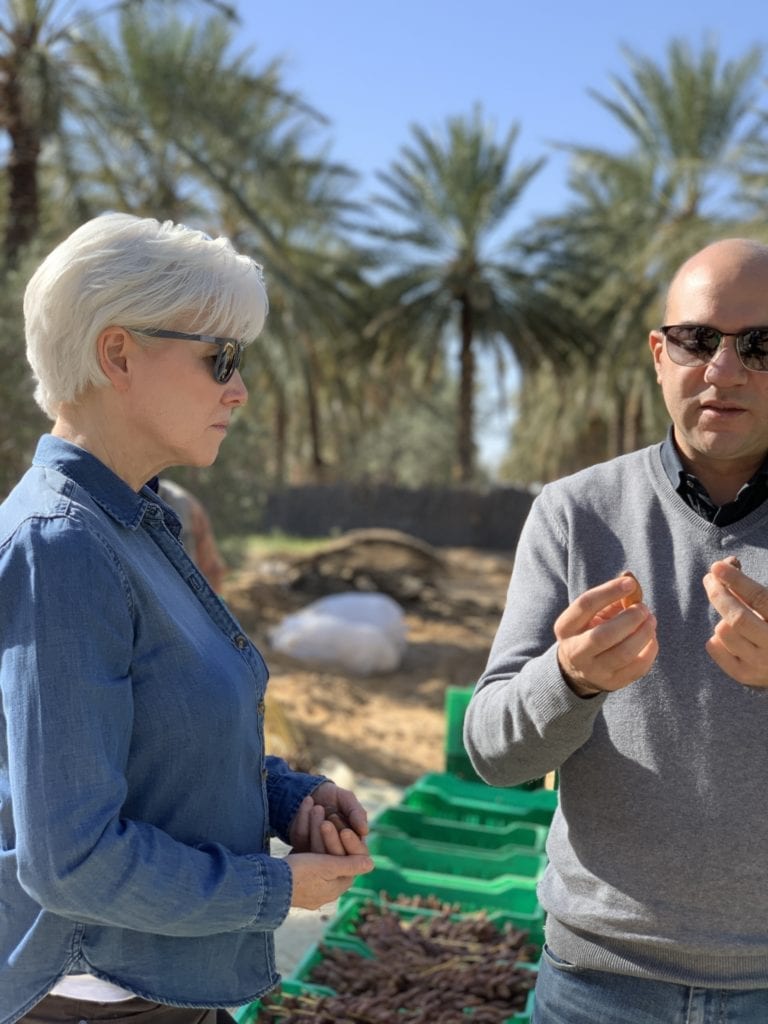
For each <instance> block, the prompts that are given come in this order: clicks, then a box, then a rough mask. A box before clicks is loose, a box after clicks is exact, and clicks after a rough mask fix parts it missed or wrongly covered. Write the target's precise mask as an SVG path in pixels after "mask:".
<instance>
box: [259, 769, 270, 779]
mask: <svg viewBox="0 0 768 1024" xmlns="http://www.w3.org/2000/svg"><path fill="white" fill-rule="evenodd" d="M268 775H269V770H268V769H267V768H262V769H261V777H262V779H263V780H264V782H266V781H267V776H268Z"/></svg>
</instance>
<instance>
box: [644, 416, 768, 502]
mask: <svg viewBox="0 0 768 1024" xmlns="http://www.w3.org/2000/svg"><path fill="white" fill-rule="evenodd" d="M661 464H662V465H663V466H664V471H665V472H666V474H667V476H668V477H669V481H670V483H671V484H672V486H673V487H674V488H675V490H677V489H678V487H679V486H680V484H681V483H682V482H683V480H687V479H688V478H689V477H692V476H693V474H692V473H688V471H687V470H686V469H684V468H683V463H682V461H681V460H680V454H679V452H678V450H677V445H676V443H675V428H674V427H673V426H672V425H670V427H669V430H668V431H667V436H666V437H665V439H664V441H663V442H662V445H661ZM694 479H695V477H694ZM761 479H762V480H763V481H768V455H766V457H765V459H764V460H763V464H762V466H760V468H759V469H758V470H757V472H756V473H755V474H754V476H753V477H751V479H750V480H748V481H747V483H746V484H745V486H746V487H749V486H750V484H754V483H758V482H759V481H760V480H761Z"/></svg>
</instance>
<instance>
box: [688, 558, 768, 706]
mask: <svg viewBox="0 0 768 1024" xmlns="http://www.w3.org/2000/svg"><path fill="white" fill-rule="evenodd" d="M704 589H705V590H706V592H707V597H708V598H709V603H710V604H711V605H712V607H713V608H714V609H715V611H716V612H718V614H719V615H720V616H721V618H720V621H719V622H718V624H717V625H716V626H715V629H714V632H713V634H712V636H711V637H710V639H709V640H708V641H707V644H706V648H707V652H708V653H709V655H710V657H711V658H712V659H713V661H714V662H715V663H716V664H717V665H719V666H720V668H721V669H722V670H723V672H725V673H727V674H728V675H729V676H730V677H731V678H732V679H735V680H736V682H737V683H743V684H744V685H745V686H763V687H768V588H766V587H763V586H761V585H760V584H759V583H757V582H756V581H755V580H753V579H751V578H750V577H749V576H746V575H745V574H744V573H743V572H742V571H741V569H740V568H737V566H736V565H734V560H732V559H723V560H722V561H719V562H714V563H713V564H712V566H711V567H710V570H709V572H708V573H707V575H706V576H705V577H704Z"/></svg>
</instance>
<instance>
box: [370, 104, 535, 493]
mask: <svg viewBox="0 0 768 1024" xmlns="http://www.w3.org/2000/svg"><path fill="white" fill-rule="evenodd" d="M518 131H519V129H518V126H517V125H512V126H511V127H510V128H509V130H508V131H507V133H506V135H505V136H504V137H503V138H502V139H501V141H499V142H497V141H495V140H494V138H493V132H492V126H491V125H490V124H489V123H487V122H486V121H485V119H484V117H483V115H482V112H481V110H480V108H479V107H476V108H475V109H474V111H473V113H472V114H471V116H469V117H452V118H449V119H448V121H447V122H446V125H445V128H444V131H442V132H440V133H435V134H430V133H429V132H428V131H426V130H425V129H424V128H422V127H419V126H414V127H413V128H412V135H413V139H412V142H411V144H410V145H406V146H404V147H403V148H402V149H401V151H400V155H399V158H398V159H397V160H396V161H395V162H394V163H393V164H392V166H391V167H390V169H389V170H388V171H387V172H385V173H381V174H379V175H378V177H379V180H380V182H381V184H382V185H384V186H385V188H386V189H387V192H386V193H384V194H381V195H378V196H376V197H374V199H375V201H376V202H377V204H378V207H379V209H380V210H381V211H382V212H383V213H384V214H386V215H389V216H390V217H391V218H392V221H393V225H392V226H390V224H386V225H383V226H382V225H379V226H374V227H372V228H371V229H370V230H371V233H372V235H373V236H374V237H376V238H378V239H381V240H384V241H386V242H388V243H390V244H391V246H395V247H396V248H390V249H389V250H387V251H386V252H385V253H384V255H383V258H384V259H385V260H386V262H387V264H388V265H389V266H390V267H391V268H392V269H391V272H390V273H389V274H388V275H387V276H386V277H385V278H384V280H383V281H382V282H381V285H380V288H379V296H380V303H381V312H380V313H379V314H378V316H377V317H376V318H375V319H374V320H373V321H372V322H371V324H370V325H369V328H368V334H369V336H371V337H374V338H376V339H378V341H379V344H380V345H382V346H383V347H384V349H385V350H386V348H387V347H389V349H390V351H392V352H396V351H397V350H398V349H401V348H402V347H403V346H408V347H412V346H415V347H416V348H417V349H419V350H420V351H421V352H422V354H423V361H424V364H425V365H426V366H427V367H428V366H429V365H430V364H431V362H432V361H433V360H434V359H435V358H437V356H438V354H439V353H440V352H441V351H442V350H443V348H444V346H445V344H446V342H447V340H448V338H449V335H450V334H451V333H452V332H453V333H454V334H458V339H459V378H460V387H459V410H458V430H457V439H456V443H457V467H458V476H459V479H460V480H461V481H462V482H465V483H466V482H469V481H470V480H471V479H472V478H473V474H474V465H475V445H474V389H475V359H476V348H477V344H478V342H483V343H486V344H490V345H497V346H498V345H500V344H502V338H504V337H506V338H507V339H508V340H509V344H511V345H512V347H513V350H514V351H515V353H516V354H517V356H518V357H519V358H520V359H521V360H525V359H526V358H527V351H528V345H529V343H530V333H531V332H530V321H529V315H528V310H527V308H526V305H525V296H526V295H527V293H528V292H529V282H528V280H527V278H526V277H525V275H523V274H521V273H519V272H517V271H516V269H515V265H514V263H511V262H510V257H511V256H512V254H513V253H514V252H515V240H514V238H513V237H512V236H509V235H507V236H506V237H505V236H504V232H505V230H506V228H507V222H508V218H509V215H510V214H511V212H512V211H513V210H514V208H515V206H516V204H517V203H518V201H519V199H520V197H521V195H522V193H523V192H524V190H525V188H526V186H527V185H528V184H529V182H530V181H531V179H532V178H533V177H534V175H536V174H537V173H538V171H539V170H540V168H541V166H542V164H543V163H544V161H543V159H537V160H529V161H524V162H522V163H520V164H518V165H517V166H513V163H512V153H513V149H514V146H515V143H516V141H517V137H518Z"/></svg>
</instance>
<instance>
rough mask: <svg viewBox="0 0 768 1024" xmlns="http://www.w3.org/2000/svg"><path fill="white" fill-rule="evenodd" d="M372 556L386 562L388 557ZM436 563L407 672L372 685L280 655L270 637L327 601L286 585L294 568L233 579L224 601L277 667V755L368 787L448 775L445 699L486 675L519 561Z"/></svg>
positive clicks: (249, 571) (273, 713) (271, 730)
mask: <svg viewBox="0 0 768 1024" xmlns="http://www.w3.org/2000/svg"><path fill="white" fill-rule="evenodd" d="M372 557H378V558H380V559H382V558H383V559H386V557H387V553H386V552H379V553H378V555H376V556H372ZM436 557H437V559H438V563H437V569H436V570H435V571H430V572H429V574H428V575H429V578H428V579H426V578H425V579H422V580H421V582H422V583H423V586H422V588H421V590H420V591H418V592H417V596H416V598H415V599H412V600H409V601H408V602H407V603H404V604H403V607H404V610H405V612H406V623H407V627H408V646H407V649H406V651H405V655H404V657H403V660H402V664H401V665H400V667H399V668H398V669H397V670H396V671H394V672H390V673H386V674H379V675H372V676H368V677H360V676H355V675H352V674H351V673H349V672H344V671H339V670H331V671H329V670H327V669H322V670H320V669H318V668H317V667H316V666H312V665H308V664H305V663H302V662H298V661H296V660H295V659H292V658H289V657H287V656H285V655H282V654H280V653H278V652H276V651H274V650H272V649H271V647H270V644H269V633H270V629H271V628H272V627H273V626H274V625H276V624H277V623H278V622H279V621H280V620H281V619H282V617H283V616H284V615H286V614H288V613H290V612H293V611H296V610H298V609H299V608H302V607H304V606H305V605H306V604H308V603H309V602H310V601H311V600H314V599H315V598H316V597H317V596H319V595H318V593H317V592H314V593H311V594H308V593H305V592H303V591H302V590H301V589H296V588H295V587H289V586H287V585H286V583H285V582H284V581H285V579H286V578H287V577H288V575H290V574H289V571H288V569H289V563H288V562H285V563H283V569H282V571H281V569H280V562H279V560H278V561H277V568H276V562H275V558H274V556H271V558H270V562H269V565H268V566H267V567H265V568H262V567H261V566H260V565H259V564H258V563H252V564H250V565H249V566H247V567H245V568H244V569H243V570H241V571H240V572H239V573H237V574H235V575H234V576H233V577H232V578H231V580H230V581H229V584H228V586H227V589H226V591H225V597H226V598H227V600H228V601H229V603H230V605H231V606H232V608H233V611H234V612H235V614H236V615H237V616H238V618H239V619H240V621H241V622H242V624H243V626H244V628H245V629H246V630H248V632H249V633H250V635H251V636H252V637H253V639H254V640H255V642H256V643H257V645H258V646H259V648H260V649H261V650H262V652H263V654H264V656H265V658H266V661H267V663H268V665H269V668H270V673H271V677H270V683H269V689H268V698H267V732H268V740H269V743H270V748H271V751H272V752H274V753H279V754H281V755H282V756H285V757H286V758H287V759H288V760H289V761H290V762H291V763H293V764H294V765H295V766H296V767H301V768H305V769H312V768H315V767H317V765H318V764H320V763H321V762H323V761H325V760H328V759H331V760H333V761H335V762H341V763H343V764H344V765H346V766H347V767H348V768H349V769H350V771H352V772H353V773H354V774H355V775H356V776H358V777H360V778H364V779H370V780H382V781H383V782H386V783H390V784H394V785H396V786H406V785H409V784H410V783H411V782H414V781H415V780H416V779H417V778H418V777H419V776H420V775H423V774H424V773H426V772H431V771H441V770H443V766H444V757H445V753H444V741H445V714H444V706H445V691H446V689H447V688H448V687H449V686H469V685H472V684H473V683H474V682H475V680H476V679H477V677H478V675H479V673H480V672H481V671H482V669H483V667H484V665H485V662H486V659H487V657H488V650H489V648H490V645H491V642H492V639H493V636H494V633H495V630H496V627H497V625H498V621H499V618H500V615H501V612H502V610H503V604H504V598H505V594H506V589H507V583H508V580H509V573H510V570H511V565H512V562H511V558H509V557H507V556H504V555H496V554H489V553H487V552H479V551H476V550H474V549H467V548H451V549H439V551H438V552H437V554H436ZM336 584H337V580H336V579H334V580H332V581H330V582H329V584H328V586H329V588H330V587H331V586H334V585H336ZM411 589H413V588H411ZM329 592H331V591H330V590H329Z"/></svg>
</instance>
